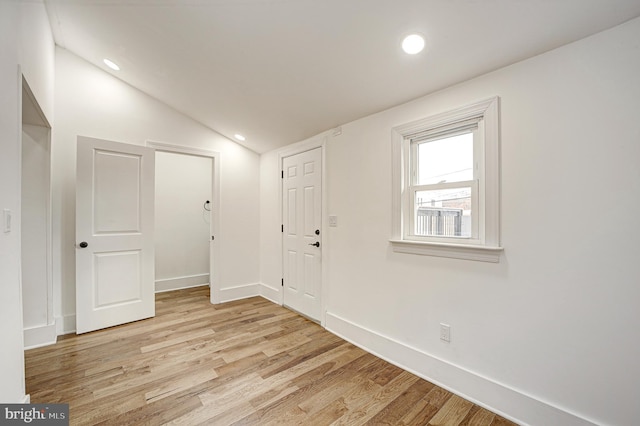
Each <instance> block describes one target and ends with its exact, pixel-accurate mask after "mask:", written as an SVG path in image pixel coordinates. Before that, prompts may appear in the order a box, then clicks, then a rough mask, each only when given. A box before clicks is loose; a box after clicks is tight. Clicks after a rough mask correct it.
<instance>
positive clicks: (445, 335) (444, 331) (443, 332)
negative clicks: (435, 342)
mask: <svg viewBox="0 0 640 426" xmlns="http://www.w3.org/2000/svg"><path fill="white" fill-rule="evenodd" d="M440 340H442V341H443V342H450V341H451V326H450V325H449V324H443V323H440Z"/></svg>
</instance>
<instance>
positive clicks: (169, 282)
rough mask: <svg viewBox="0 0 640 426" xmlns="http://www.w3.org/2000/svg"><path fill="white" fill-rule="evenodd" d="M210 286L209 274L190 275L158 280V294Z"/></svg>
mask: <svg viewBox="0 0 640 426" xmlns="http://www.w3.org/2000/svg"><path fill="white" fill-rule="evenodd" d="M205 284H209V274H198V275H188V276H184V277H173V278H165V279H161V280H156V293H161V292H163V291H172V290H181V289H183V288H191V287H198V286H201V285H205Z"/></svg>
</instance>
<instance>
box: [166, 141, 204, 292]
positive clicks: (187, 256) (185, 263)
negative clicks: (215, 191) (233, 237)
mask: <svg viewBox="0 0 640 426" xmlns="http://www.w3.org/2000/svg"><path fill="white" fill-rule="evenodd" d="M212 163H213V161H212V159H211V158H207V157H199V156H195V155H185V154H175V153H169V152H160V151H158V152H156V199H155V208H156V211H155V234H154V238H155V253H156V291H165V290H173V289H177V288H184V287H192V286H194V285H202V284H207V283H209V239H210V228H209V227H210V223H211V213H210V212H208V211H205V210H204V206H203V205H204V203H205V201H207V200H209V201H211V200H212V196H211V194H212V193H211V178H212V172H213V170H212ZM208 208H209V209H211V204H209V207H208Z"/></svg>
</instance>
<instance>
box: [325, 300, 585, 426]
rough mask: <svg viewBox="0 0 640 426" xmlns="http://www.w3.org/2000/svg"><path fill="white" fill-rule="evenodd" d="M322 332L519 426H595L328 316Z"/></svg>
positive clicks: (549, 405) (423, 353) (507, 387)
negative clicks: (325, 330) (333, 335)
mask: <svg viewBox="0 0 640 426" xmlns="http://www.w3.org/2000/svg"><path fill="white" fill-rule="evenodd" d="M326 329H327V330H329V331H331V332H332V333H334V334H336V335H338V336H340V337H342V338H343V339H345V340H348V341H349V342H351V343H353V344H354V345H356V346H359V347H361V348H362V349H364V350H366V351H367V352H370V353H372V354H374V355H376V356H378V357H380V358H382V359H384V360H386V361H388V362H390V363H392V364H394V365H396V366H398V367H400V368H402V369H404V370H407V371H409V372H411V373H413V374H415V375H417V376H419V377H422V378H423V379H425V380H427V381H429V382H431V383H433V384H435V385H438V386H440V387H442V388H444V389H447V390H448V391H450V392H453V393H455V394H457V395H459V396H461V397H463V398H465V399H466V400H468V401H471V402H473V403H475V404H477V405H480V406H482V407H484V408H486V409H488V410H490V411H493V412H494V413H497V414H499V415H501V416H503V417H505V418H507V419H509V420H512V421H514V422H516V423H518V424H521V425H523V426H524V425H562V426H586V425H591V426H593V425H595V424H596V423H594V422H591V421H589V420H587V419H585V418H584V417H581V416H579V415H577V414H574V413H570V412H569V411H567V410H564V409H562V408H559V407H556V406H554V405H552V404H550V403H548V402H545V401H542V400H541V399H538V398H536V397H533V396H531V395H527V394H526V393H524V392H522V391H519V390H517V389H513V388H512V387H509V386H507V385H504V384H501V383H498V382H496V381H494V380H491V379H490V378H487V377H483V376H481V375H479V374H477V373H474V372H472V371H469V370H466V369H464V368H462V367H460V366H457V365H454V364H452V363H450V362H448V361H445V360H442V359H439V358H437V357H435V356H433V355H430V354H428V353H425V352H423V351H420V350H418V349H416V348H413V347H410V346H408V345H406V344H404V343H401V342H398V341H396V340H393V339H391V338H389V337H386V336H383V335H381V334H379V333H376V332H374V331H372V330H368V329H366V328H364V327H362V326H359V325H357V324H354V323H352V322H350V321H348V320H346V319H344V318H341V317H339V316H337V315H334V314H332V313H330V312H327V314H326Z"/></svg>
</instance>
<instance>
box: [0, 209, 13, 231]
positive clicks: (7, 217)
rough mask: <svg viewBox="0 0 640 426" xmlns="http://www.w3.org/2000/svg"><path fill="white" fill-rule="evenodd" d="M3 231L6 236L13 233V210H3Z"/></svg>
mask: <svg viewBox="0 0 640 426" xmlns="http://www.w3.org/2000/svg"><path fill="white" fill-rule="evenodd" d="M2 229H3V231H4V233H5V234H8V233H9V232H11V210H9V209H4V210H2Z"/></svg>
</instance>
